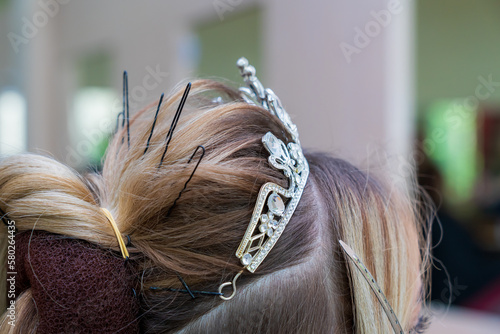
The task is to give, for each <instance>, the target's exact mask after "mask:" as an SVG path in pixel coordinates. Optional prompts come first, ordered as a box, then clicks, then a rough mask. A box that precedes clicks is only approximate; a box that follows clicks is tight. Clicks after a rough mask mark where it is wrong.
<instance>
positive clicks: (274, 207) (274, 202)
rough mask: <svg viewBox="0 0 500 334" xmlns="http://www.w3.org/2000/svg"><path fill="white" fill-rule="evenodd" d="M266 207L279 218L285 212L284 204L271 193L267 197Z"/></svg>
mask: <svg viewBox="0 0 500 334" xmlns="http://www.w3.org/2000/svg"><path fill="white" fill-rule="evenodd" d="M267 206H268V207H269V210H271V212H272V213H274V214H275V215H278V216H281V215H282V214H283V212H284V211H285V203H284V202H283V199H281V197H280V195H278V194H277V193H272V194H271V196H269V199H268V200H267Z"/></svg>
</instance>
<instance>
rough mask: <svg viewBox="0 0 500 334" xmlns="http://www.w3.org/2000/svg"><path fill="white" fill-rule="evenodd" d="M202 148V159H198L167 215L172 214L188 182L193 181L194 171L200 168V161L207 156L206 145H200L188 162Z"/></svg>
mask: <svg viewBox="0 0 500 334" xmlns="http://www.w3.org/2000/svg"><path fill="white" fill-rule="evenodd" d="M200 148H201V150H202V152H201V155H200V159H198V162H197V163H196V166H194V169H193V171H192V172H191V175H190V176H189V178H188V179H187V181H186V183H184V187H183V188H182V190H181V191H180V192H179V195H178V196H177V198H176V199H175V200H174V203H173V204H172V206H171V207H170V209H168V212H167V217H168V216H170V214H171V213H172V210H173V209H174V207H175V205H176V204H177V200H179V199H180V198H181V196H182V193H183V192H184V190H186V188H187V186H188V183H189V181H191V179H192V178H193V175H194V173H195V172H196V170H197V169H198V166H199V165H200V162H201V160H202V159H203V157H204V156H205V147H203V146H202V145H198V147H196V149H195V150H194V152H193V154H192V155H191V157H190V158H189V160H188V162H187V163H188V164H189V163H190V162H191V160H193V158H194V156H195V155H196V152H198V150H199V149H200Z"/></svg>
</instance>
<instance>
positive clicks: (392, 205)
mask: <svg viewBox="0 0 500 334" xmlns="http://www.w3.org/2000/svg"><path fill="white" fill-rule="evenodd" d="M182 93H183V89H179V90H175V91H174V92H173V94H172V95H171V96H170V97H168V98H166V99H165V101H164V102H163V104H162V105H161V108H160V111H159V113H158V116H157V119H156V123H155V127H154V131H153V132H152V133H153V134H152V136H151V138H150V139H149V136H150V134H151V128H152V124H153V119H154V115H155V112H156V104H155V105H150V106H149V107H147V108H145V109H143V110H141V111H139V112H137V113H136V114H135V115H134V116H133V117H132V118H131V119H130V127H129V130H130V144H129V143H128V139H127V129H125V128H120V129H119V130H118V131H117V133H116V134H115V135H114V137H113V138H112V140H111V143H110V145H109V148H108V151H107V153H106V158H105V161H104V166H103V170H102V173H101V174H94V175H89V176H87V177H85V178H83V177H80V176H78V175H77V174H76V173H74V172H73V171H71V170H70V169H68V168H67V167H65V166H64V165H62V164H59V163H57V162H55V161H53V160H51V159H48V158H44V157H39V156H34V155H22V156H16V157H11V158H8V159H5V160H4V161H2V162H1V163H0V207H1V208H2V209H3V210H4V211H6V212H7V213H8V215H9V217H10V218H11V219H13V220H15V221H16V226H17V228H18V230H19V233H21V232H22V231H30V230H32V229H36V230H44V231H47V232H50V233H54V234H60V235H65V236H70V237H75V238H78V239H82V240H86V241H88V242H90V243H93V244H96V245H98V246H99V247H101V248H103V249H113V250H115V251H119V248H118V243H117V240H116V236H115V234H114V232H113V229H112V228H111V226H110V224H109V222H108V220H107V218H106V216H105V215H104V214H103V213H102V210H101V209H100V208H101V207H103V208H107V209H108V210H110V212H111V213H112V215H113V216H114V219H115V220H116V224H117V226H118V228H119V230H120V232H121V233H122V234H123V235H129V236H130V239H131V245H130V246H129V247H128V249H129V252H130V256H131V257H130V261H129V264H128V265H130V266H131V272H132V275H133V277H134V281H135V286H134V288H135V291H136V293H137V297H136V298H137V300H138V302H139V304H140V310H139V312H138V313H137V322H138V323H139V328H140V330H141V332H148V333H155V332H182V333H200V332H207V333H221V332H235V333H236V332H238V333H240V332H243V333H245V332H248V333H255V332H263V333H289V332H298V333H323V332H339V333H340V332H342V333H343V332H354V333H365V332H371V333H373V332H390V331H391V327H390V323H389V321H388V319H387V316H386V315H385V313H384V311H383V309H382V307H381V305H380V304H379V301H378V300H377V298H376V296H375V294H373V293H372V292H371V290H370V286H369V285H368V284H367V282H366V281H365V280H364V278H363V277H362V276H361V275H359V274H358V273H357V272H356V270H355V269H354V267H352V266H350V264H349V263H348V260H347V258H346V256H345V255H344V253H343V252H342V250H341V248H340V245H339V241H338V240H339V239H341V240H343V241H345V242H346V243H347V244H348V245H349V246H351V247H352V248H353V249H354V250H355V251H356V253H357V255H358V256H359V257H360V258H361V259H363V261H364V263H365V264H366V266H367V267H368V269H369V270H370V272H371V273H372V274H373V276H374V277H375V279H376V280H377V282H378V284H379V285H380V287H381V289H382V290H383V291H384V292H385V295H386V297H387V299H388V301H389V303H390V304H391V305H392V307H393V309H394V312H395V313H396V314H397V316H398V318H399V320H400V322H401V323H402V325H403V328H404V329H405V331H408V330H410V329H411V328H413V327H414V325H415V323H416V321H417V318H418V313H419V308H420V305H421V303H422V301H421V297H422V291H424V290H425V286H426V281H425V278H424V271H425V266H426V261H427V260H426V254H427V250H426V249H425V245H424V244H423V240H422V238H421V231H422V223H423V221H422V217H421V215H420V214H419V211H418V208H416V204H415V199H412V198H407V197H405V196H406V195H405V196H404V195H403V194H402V193H400V192H398V191H397V190H396V189H393V188H391V187H389V186H387V185H386V184H384V183H382V182H379V181H378V180H377V179H376V178H374V177H373V176H372V175H369V174H368V173H365V172H363V171H361V170H360V169H358V168H356V167H354V166H352V165H351V164H349V163H347V162H345V161H343V160H340V159H337V158H333V157H330V156H328V155H326V154H322V153H314V152H308V151H305V157H306V159H307V161H308V163H309V167H310V175H309V179H308V181H307V184H306V187H305V189H304V192H303V195H302V198H301V199H300V202H299V204H298V206H297V209H296V211H295V213H294V214H293V216H292V218H291V219H290V222H289V224H288V225H287V227H286V229H285V231H284V232H283V234H282V236H281V237H280V239H279V240H278V242H277V243H276V245H275V246H274V248H273V249H272V250H271V251H270V253H269V255H268V256H267V257H266V259H265V260H264V261H263V263H262V264H261V265H260V266H259V268H258V270H257V271H256V272H255V273H254V274H251V273H248V272H245V273H244V274H243V275H242V276H241V277H240V278H239V280H238V282H237V289H238V291H237V293H236V295H235V297H234V298H233V299H232V300H229V301H223V300H221V299H220V298H218V297H214V296H207V295H200V296H196V298H195V299H192V298H191V296H190V295H189V294H185V293H179V292H174V291H171V289H182V288H183V284H182V283H181V280H180V279H179V277H181V278H182V280H183V281H184V282H185V283H186V284H187V285H188V286H189V288H190V289H191V290H202V291H217V289H218V287H219V286H220V284H221V283H222V282H225V281H229V280H231V279H232V278H233V277H234V276H235V275H236V274H237V273H238V272H239V271H240V270H241V264H240V261H239V259H238V258H236V256H235V255H234V254H235V252H236V249H237V248H238V246H239V244H240V242H241V239H242V237H243V235H244V233H245V231H246V229H247V226H248V224H249V222H250V218H251V216H252V211H253V209H254V206H255V203H256V200H257V195H258V193H259V189H260V187H261V186H262V185H263V184H264V183H265V182H273V183H276V184H278V185H281V186H283V187H287V179H286V178H285V176H284V175H283V173H281V172H280V171H277V170H275V169H273V168H272V167H271V166H270V165H269V163H268V162H267V159H268V155H269V154H268V152H267V151H266V150H265V148H264V146H263V144H262V137H263V136H264V135H265V134H266V133H267V132H271V133H273V134H274V135H275V136H277V137H278V138H280V139H282V140H283V141H284V142H285V143H287V142H290V140H291V138H289V134H288V133H287V131H286V129H285V128H284V127H283V124H282V123H281V122H280V121H279V120H278V118H277V117H276V116H273V115H271V114H270V113H269V112H268V111H267V110H265V109H263V108H262V107H259V106H254V105H251V104H248V103H246V102H245V101H243V100H242V99H241V98H240V96H239V94H238V93H237V92H236V91H234V90H233V89H231V88H229V87H227V86H225V85H223V84H221V83H218V82H215V81H210V80H197V81H195V82H193V84H192V88H191V93H190V95H189V97H188V100H187V103H186V106H185V107H184V111H183V112H182V115H181V117H180V119H179V121H178V124H177V127H176V129H175V132H174V133H173V135H172V137H171V141H170V142H169V144H168V150H167V152H166V154H165V155H164V151H165V147H166V142H165V138H167V136H168V133H169V130H170V129H171V123H172V119H173V118H174V115H175V111H176V108H177V106H178V104H179V100H180V98H181V96H182ZM219 96H220V97H221V98H222V100H221V99H214V97H219ZM148 142H149V146H148V148H147V152H146V153H144V152H145V150H146V146H147V143H148ZM199 145H202V146H203V147H204V154H203V156H202V150H200V149H198V150H197V148H198V146H199ZM163 155H164V158H163V160H162V156H163ZM190 158H192V159H190ZM200 159H201V161H200ZM160 162H161V165H160ZM198 162H200V163H199V165H198V167H197V168H196V171H195V173H194V175H193V176H192V178H191V179H190V176H191V174H192V172H193V170H194V168H195V167H196V165H197V163H198ZM188 180H189V183H187V186H186V182H187V181H188ZM184 188H185V189H184ZM151 287H155V288H156V289H150V288H151ZM169 289H170V290H169ZM19 302H20V303H22V304H23V305H21V306H20V307H25V308H26V309H29V308H34V304H33V301H32V300H30V299H27V298H24V299H23V301H19ZM33 313H34V312H28V311H24V312H23V314H25V315H26V317H25V318H28V317H31V318H36V316H33V315H32V314H33ZM23 320H24V321H29V320H28V319H23ZM31 321H35V320H34V319H31ZM2 328H6V327H5V324H4V325H3V327H2Z"/></svg>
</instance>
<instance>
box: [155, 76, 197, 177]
mask: <svg viewBox="0 0 500 334" xmlns="http://www.w3.org/2000/svg"><path fill="white" fill-rule="evenodd" d="M190 90H191V83H188V84H187V86H186V89H185V90H184V94H182V98H181V102H180V103H179V107H178V108H177V111H176V112H175V115H174V119H173V120H172V124H171V125H170V129H169V130H168V133H167V136H166V137H165V141H166V142H167V143H166V145H165V150H164V151H163V155H162V156H161V160H160V164H159V165H158V168H160V167H161V165H162V164H163V159H164V158H165V154H167V150H168V145H169V144H170V140H172V136H173V134H174V130H175V127H176V126H177V122H178V121H179V118H180V116H181V113H182V109H183V108H184V104H185V103H186V100H187V97H188V94H189V91H190Z"/></svg>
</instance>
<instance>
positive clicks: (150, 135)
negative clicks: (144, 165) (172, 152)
mask: <svg viewBox="0 0 500 334" xmlns="http://www.w3.org/2000/svg"><path fill="white" fill-rule="evenodd" d="M163 95H164V94H163V93H162V94H161V96H160V101H159V102H158V108H156V114H155V119H154V121H153V126H151V132H150V133H149V138H148V142H147V143H146V149H145V150H144V153H143V154H142V155H144V154H146V152H147V151H148V148H149V142H150V141H151V137H153V131H154V130H155V125H156V119H157V118H158V112H159V111H160V106H161V102H162V101H163Z"/></svg>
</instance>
